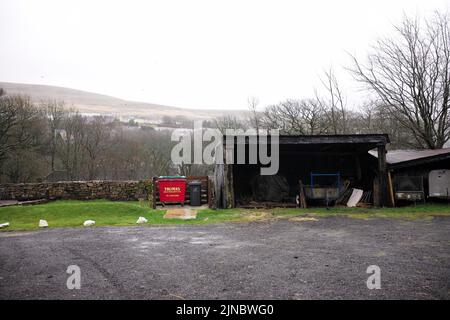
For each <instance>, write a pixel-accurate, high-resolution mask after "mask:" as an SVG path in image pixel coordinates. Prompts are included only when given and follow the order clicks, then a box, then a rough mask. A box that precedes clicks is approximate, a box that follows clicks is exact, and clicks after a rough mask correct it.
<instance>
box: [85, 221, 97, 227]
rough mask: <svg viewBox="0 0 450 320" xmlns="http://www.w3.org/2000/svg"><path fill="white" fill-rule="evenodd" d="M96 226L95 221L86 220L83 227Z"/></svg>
mask: <svg viewBox="0 0 450 320" xmlns="http://www.w3.org/2000/svg"><path fill="white" fill-rule="evenodd" d="M94 224H95V221H94V220H86V221H85V222H84V223H83V226H85V227H90V226H93V225H94Z"/></svg>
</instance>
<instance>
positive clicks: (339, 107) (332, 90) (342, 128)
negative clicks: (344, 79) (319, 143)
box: [316, 67, 347, 134]
mask: <svg viewBox="0 0 450 320" xmlns="http://www.w3.org/2000/svg"><path fill="white" fill-rule="evenodd" d="M324 74H325V78H324V79H321V81H322V84H323V86H324V88H325V89H326V91H327V93H328V98H326V99H324V98H321V97H319V95H318V94H317V92H316V100H317V101H318V102H319V103H320V104H321V105H322V108H323V109H328V110H329V115H330V122H331V128H332V130H333V133H334V134H338V133H343V134H345V133H347V110H346V107H347V99H346V97H345V95H344V93H343V91H342V88H341V86H340V84H339V81H338V80H337V77H336V74H335V72H334V70H333V68H331V67H330V69H329V70H328V71H325V72H324Z"/></svg>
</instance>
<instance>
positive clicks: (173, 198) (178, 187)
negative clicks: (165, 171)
mask: <svg viewBox="0 0 450 320" xmlns="http://www.w3.org/2000/svg"><path fill="white" fill-rule="evenodd" d="M158 185H159V200H160V201H161V202H177V203H184V200H185V195H186V178H159V179H158Z"/></svg>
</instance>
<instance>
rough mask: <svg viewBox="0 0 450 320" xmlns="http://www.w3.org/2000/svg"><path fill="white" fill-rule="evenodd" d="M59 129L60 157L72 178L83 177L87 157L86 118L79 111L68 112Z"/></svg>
mask: <svg viewBox="0 0 450 320" xmlns="http://www.w3.org/2000/svg"><path fill="white" fill-rule="evenodd" d="M62 128H63V129H62V130H60V131H59V135H58V137H59V139H58V142H59V147H58V151H59V157H60V158H61V161H62V164H63V167H64V169H65V170H66V172H67V175H68V177H69V178H70V179H71V180H79V179H82V176H81V175H82V168H83V161H84V159H85V154H86V152H85V149H84V146H85V144H86V142H85V139H86V118H84V117H83V116H82V115H80V114H79V113H78V112H75V113H73V112H71V113H68V114H67V115H66V116H65V117H64V119H63V122H62Z"/></svg>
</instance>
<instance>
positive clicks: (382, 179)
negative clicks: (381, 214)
mask: <svg viewBox="0 0 450 320" xmlns="http://www.w3.org/2000/svg"><path fill="white" fill-rule="evenodd" d="M377 149H378V188H379V195H380V206H381V207H385V206H387V205H388V197H387V169H386V145H385V144H379V145H378V146H377Z"/></svg>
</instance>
